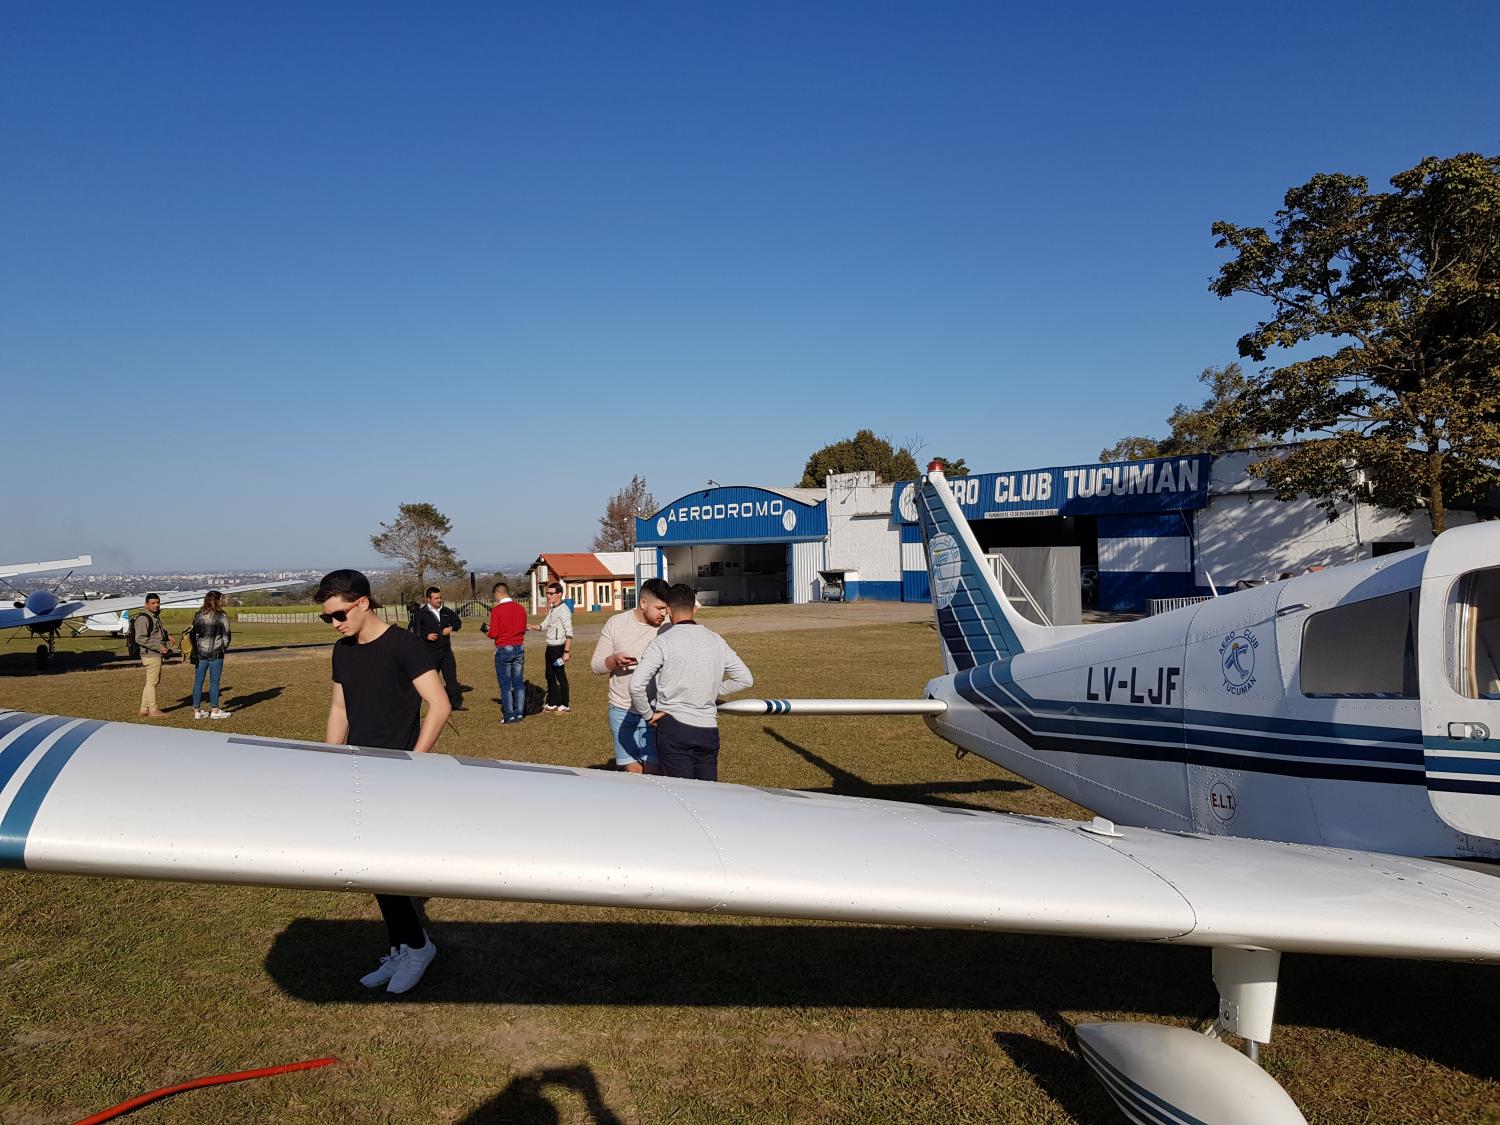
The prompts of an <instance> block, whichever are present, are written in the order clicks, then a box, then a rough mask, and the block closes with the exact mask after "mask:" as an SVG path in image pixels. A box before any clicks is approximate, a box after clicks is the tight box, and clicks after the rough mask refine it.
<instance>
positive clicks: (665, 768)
mask: <svg viewBox="0 0 1500 1125" xmlns="http://www.w3.org/2000/svg"><path fill="white" fill-rule="evenodd" d="M656 760H657V762H658V764H659V765H660V768H661V772H662V774H663V776H665V777H686V778H692V779H695V780H697V781H718V780H719V728H718V727H695V726H690V725H688V724H687V723H679V722H678V721H677V720H676V719H674V718H672V716H671V715H667V716H664V717H663V718H662V720H661V721H660V722H658V723H657V724H656Z"/></svg>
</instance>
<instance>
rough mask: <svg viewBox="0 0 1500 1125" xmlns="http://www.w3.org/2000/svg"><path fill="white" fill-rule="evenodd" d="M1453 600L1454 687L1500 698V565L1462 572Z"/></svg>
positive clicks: (1475, 695)
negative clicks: (1457, 664) (1455, 636)
mask: <svg viewBox="0 0 1500 1125" xmlns="http://www.w3.org/2000/svg"><path fill="white" fill-rule="evenodd" d="M1457 602H1458V604H1457V607H1456V608H1457V610H1458V615H1457V628H1458V634H1459V636H1458V642H1459V643H1458V645H1457V651H1458V658H1459V662H1460V667H1459V668H1457V669H1455V671H1456V673H1457V674H1456V675H1455V676H1454V677H1453V678H1454V681H1455V684H1454V686H1455V687H1457V688H1458V690H1459V693H1460V694H1462V695H1466V696H1468V697H1469V698H1470V699H1500V567H1491V568H1489V569H1487V570H1476V571H1474V572H1473V573H1472V574H1466V575H1464V577H1463V579H1462V580H1461V581H1460V582H1459V585H1458V598H1457Z"/></svg>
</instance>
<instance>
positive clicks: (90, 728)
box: [0, 719, 104, 868]
mask: <svg viewBox="0 0 1500 1125" xmlns="http://www.w3.org/2000/svg"><path fill="white" fill-rule="evenodd" d="M73 721H74V720H72V719H48V720H46V723H45V724H44V723H39V724H37V727H32V728H30V729H28V730H27V731H26V732H25V733H24V734H23V735H22V737H23V738H25V737H27V736H29V735H30V734H31V733H32V731H34V730H36V729H37V728H38V727H41V726H43V725H46V724H53V725H52V726H50V727H49V729H48V730H47V731H46V732H45V733H44V734H42V735H39V736H38V737H37V740H36V741H37V742H40V741H41V740H42V739H43V738H45V737H46V735H47V734H50V733H51V732H52V731H53V730H56V729H57V727H58V726H63V725H65V724H67V723H70V722H73ZM103 725H104V723H103V722H102V721H100V720H98V719H86V720H83V721H81V722H78V723H76V725H74V726H71V727H68V729H67V730H65V731H63V733H62V734H61V735H59V736H58V738H57V741H56V742H54V743H53V744H52V745H51V746H50V747H48V748H47V751H46V753H44V754H43V755H42V758H41V760H40V761H39V762H37V764H36V766H35V767H34V768H33V769H32V771H31V772H30V773H29V774H27V775H26V780H25V781H23V782H21V786H20V788H19V789H17V790H16V795H15V797H13V798H12V799H11V802H10V807H9V808H7V809H6V810H5V815H4V816H3V817H0V868H3V867H25V866H26V838H27V836H29V835H30V834H31V826H32V825H33V824H34V823H35V822H36V816H37V813H38V812H39V811H40V810H41V807H42V802H43V801H44V800H46V797H47V794H48V792H50V791H51V789H52V784H53V782H55V781H56V780H57V775H58V774H60V773H61V772H62V770H63V767H64V766H66V765H67V764H68V761H69V759H71V758H72V757H73V754H74V752H75V751H76V750H77V749H78V748H79V747H80V746H82V745H83V744H84V742H86V741H87V740H88V738H89V736H90V735H92V734H93V733H94V732H95V731H96V730H98V729H99V728H100V727H102V726H103ZM18 741H19V740H18ZM33 745H34V744H33ZM9 749H10V748H9V747H8V748H7V750H9ZM27 753H28V754H29V753H30V750H28V751H27ZM19 764H20V763H19V762H18V763H17V765H19ZM12 773H14V770H12Z"/></svg>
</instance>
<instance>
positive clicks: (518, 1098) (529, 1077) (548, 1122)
mask: <svg viewBox="0 0 1500 1125" xmlns="http://www.w3.org/2000/svg"><path fill="white" fill-rule="evenodd" d="M548 1088H554V1089H557V1090H563V1091H572V1092H573V1093H575V1094H578V1095H579V1096H580V1097H581V1098H583V1104H584V1108H585V1110H586V1111H587V1113H588V1120H589V1121H590V1122H592V1123H593V1125H621V1121H620V1118H619V1117H618V1116H617V1115H616V1114H615V1112H614V1111H613V1110H612V1109H610V1108H609V1106H607V1105H605V1104H604V1097H603V1095H602V1094H600V1092H599V1082H598V1079H596V1078H595V1077H594V1072H593V1071H592V1070H590V1069H589V1068H588V1067H586V1066H583V1065H582V1064H580V1065H578V1066H567V1067H550V1068H548V1069H546V1070H538V1071H534V1072H533V1073H531V1074H522V1075H518V1076H517V1077H515V1078H513V1079H511V1081H510V1085H508V1086H506V1087H505V1089H503V1090H501V1091H500V1093H498V1094H496V1095H495V1097H493V1098H492V1099H490V1100H489V1101H487V1102H485V1103H484V1105H482V1106H480V1107H479V1108H478V1109H476V1110H474V1112H473V1113H470V1114H469V1115H468V1116H467V1117H463V1118H461V1119H460V1120H459V1125H501V1123H504V1125H556V1123H557V1122H560V1121H562V1119H563V1115H562V1113H561V1112H560V1111H559V1110H558V1107H557V1106H555V1105H553V1104H552V1099H551V1098H549V1097H548V1096H547V1093H546V1091H547V1090H548Z"/></svg>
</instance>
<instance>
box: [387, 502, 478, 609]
mask: <svg viewBox="0 0 1500 1125" xmlns="http://www.w3.org/2000/svg"><path fill="white" fill-rule="evenodd" d="M452 530H453V524H452V523H451V522H450V521H449V519H448V517H447V516H445V515H443V513H442V512H440V511H438V510H437V509H436V508H435V507H433V506H432V505H431V504H402V505H401V506H400V507H399V508H398V509H397V510H396V518H395V519H394V520H393V521H391V522H390V523H388V524H386V523H382V524H381V525H380V534H378V535H372V536H370V545H371V546H372V547H374V548H375V549H376V550H377V551H379V552H380V553H381V554H382V555H384V556H385V557H386V558H388V559H395V560H396V561H398V562H400V563H402V564H403V570H404V572H405V573H406V574H407V575H410V576H411V577H412V578H413V579H415V581H416V586H417V588H418V589H419V590H421V589H425V588H426V586H427V584H428V583H427V572H428V571H432V572H433V573H434V574H438V575H462V574H463V572H464V567H465V566H466V565H467V564H466V563H465V562H464V560H463V559H461V558H458V557H457V556H456V555H454V553H453V548H451V547H449V546H448V544H447V543H445V542H444V541H443V537H444V536H445V535H447V534H448V533H449V532H451V531H452Z"/></svg>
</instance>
